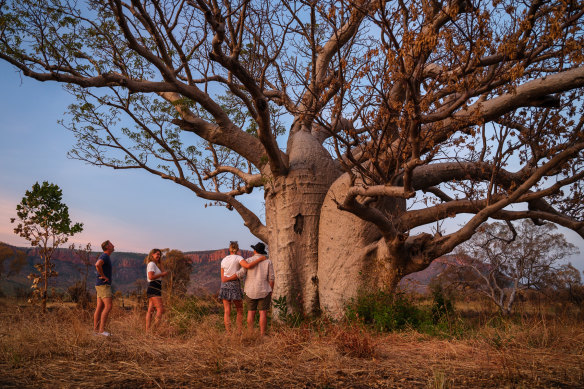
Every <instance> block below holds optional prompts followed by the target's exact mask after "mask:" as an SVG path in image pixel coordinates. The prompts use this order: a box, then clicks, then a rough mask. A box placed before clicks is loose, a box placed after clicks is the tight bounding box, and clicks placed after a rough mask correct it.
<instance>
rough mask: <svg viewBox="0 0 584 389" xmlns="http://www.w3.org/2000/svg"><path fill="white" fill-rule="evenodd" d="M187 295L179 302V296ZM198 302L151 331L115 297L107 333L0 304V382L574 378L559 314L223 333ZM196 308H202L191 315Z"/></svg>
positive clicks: (441, 384) (577, 353)
mask: <svg viewBox="0 0 584 389" xmlns="http://www.w3.org/2000/svg"><path fill="white" fill-rule="evenodd" d="M189 304H190V305H189ZM213 304H216V303H214V302H213V301H212V300H210V301H198V302H197V301H191V302H189V303H187V304H186V308H185V307H184V306H183V307H179V308H177V309H175V310H173V309H170V310H169V314H168V316H167V320H166V321H165V322H164V323H162V324H161V325H160V326H159V327H158V328H157V329H156V330H155V331H154V333H152V334H145V333H144V330H143V328H144V311H142V310H140V309H133V310H124V309H121V308H119V307H115V308H114V310H113V311H112V315H111V319H110V320H111V321H110V326H109V329H110V330H111V332H112V333H113V336H112V337H111V338H104V337H100V336H96V335H93V331H92V325H91V323H92V311H84V310H79V309H76V308H73V307H53V308H52V309H51V310H50V311H49V312H48V313H47V314H46V315H44V316H43V315H42V314H40V313H38V312H37V310H36V309H35V308H34V307H16V306H15V305H14V304H11V303H5V304H0V322H1V323H2V326H0V387H3V388H11V387H14V388H16V387H18V388H23V387H24V388H26V387H30V388H32V387H35V388H38V387H85V388H94V387H95V388H97V387H111V388H122V387H124V388H127V387H138V388H140V387H144V388H145V387H148V388H157V387H161V388H174V387H234V386H235V387H245V388H260V387H261V388H264V387H279V388H305V387H306V388H313V387H314V388H318V387H320V388H324V387H335V388H343V387H351V388H382V387H383V388H385V387H403V388H409V387H421V388H446V387H505V386H507V387H542V388H543V387H546V388H547V387H579V386H581V385H582V384H584V376H583V374H584V373H583V372H584V353H583V350H584V329H583V328H582V326H581V325H580V323H579V322H577V321H573V320H572V321H570V320H569V319H568V318H558V319H549V318H547V317H546V318H545V319H542V317H537V316H533V317H532V318H531V319H530V318H519V319H517V318H515V319H497V320H494V319H493V320H491V321H486V323H485V324H484V325H481V326H480V327H477V328H475V329H474V330H473V331H472V332H469V334H467V335H466V336H464V337H462V338H461V339H453V338H449V339H445V338H441V337H436V336H433V335H431V334H428V333H421V332H418V331H414V330H411V329H409V330H408V329H405V330H401V331H400V332H397V333H380V332H376V331H371V330H369V329H368V328H367V327H365V326H363V325H360V324H358V323H354V324H347V323H333V322H330V321H327V320H325V319H319V320H318V321H316V322H306V323H304V324H301V325H299V326H296V327H293V328H291V327H288V326H285V325H279V324H275V323H273V324H272V326H271V327H270V333H269V336H267V337H265V338H260V337H259V336H258V334H257V332H256V333H254V334H251V335H248V334H244V335H242V336H238V335H235V334H225V333H224V331H223V328H222V315H221V313H220V310H217V309H216V308H217V305H215V306H213ZM201 306H208V308H209V310H204V309H203V311H204V312H205V313H204V314H200V313H201V310H202V308H201Z"/></svg>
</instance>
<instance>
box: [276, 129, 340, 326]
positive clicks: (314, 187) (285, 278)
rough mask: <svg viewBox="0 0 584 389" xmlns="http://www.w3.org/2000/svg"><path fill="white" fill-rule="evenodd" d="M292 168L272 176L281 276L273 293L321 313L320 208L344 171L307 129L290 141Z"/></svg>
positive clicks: (291, 305) (299, 308)
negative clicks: (284, 173)
mask: <svg viewBox="0 0 584 389" xmlns="http://www.w3.org/2000/svg"><path fill="white" fill-rule="evenodd" d="M288 148H289V150H288V152H289V156H290V157H289V170H288V174H287V175H285V176H279V177H275V178H272V179H270V178H269V176H268V178H267V181H268V182H266V184H265V188H266V194H265V199H266V224H267V227H268V231H269V232H268V235H269V241H268V247H269V250H270V259H271V260H272V262H273V264H274V271H275V273H276V281H275V286H274V293H273V298H279V297H283V296H285V297H286V301H287V304H288V311H289V312H298V313H303V314H308V315H313V314H318V313H319V312H320V303H319V295H318V285H319V280H318V275H317V273H318V238H319V234H318V231H319V219H320V211H321V207H322V204H323V201H324V198H325V196H326V193H327V191H328V189H329V187H330V185H331V184H332V182H333V181H334V180H335V179H336V178H337V177H338V176H339V175H340V173H341V172H340V170H339V169H338V167H337V166H336V164H335V163H334V162H333V160H332V158H331V156H330V154H329V153H328V152H327V151H326V150H325V149H324V148H323V147H322V145H321V144H320V142H319V141H318V140H317V139H316V138H315V137H314V136H312V135H311V134H310V133H308V132H305V131H299V132H297V133H296V134H294V135H292V137H291V139H290V142H289V144H288Z"/></svg>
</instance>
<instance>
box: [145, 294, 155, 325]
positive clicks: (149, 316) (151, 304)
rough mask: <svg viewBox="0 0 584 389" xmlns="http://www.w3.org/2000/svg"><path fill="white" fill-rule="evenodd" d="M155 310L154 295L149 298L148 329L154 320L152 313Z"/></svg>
mask: <svg viewBox="0 0 584 389" xmlns="http://www.w3.org/2000/svg"><path fill="white" fill-rule="evenodd" d="M153 312H154V302H153V301H152V297H150V298H149V299H148V312H146V331H149V330H150V322H151V320H152V313H153Z"/></svg>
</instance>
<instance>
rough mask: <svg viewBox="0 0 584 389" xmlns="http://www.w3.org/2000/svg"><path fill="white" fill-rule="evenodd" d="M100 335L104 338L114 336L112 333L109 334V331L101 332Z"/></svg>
mask: <svg viewBox="0 0 584 389" xmlns="http://www.w3.org/2000/svg"><path fill="white" fill-rule="evenodd" d="M98 335H102V336H112V334H110V333H109V332H107V331H103V332H100V333H98Z"/></svg>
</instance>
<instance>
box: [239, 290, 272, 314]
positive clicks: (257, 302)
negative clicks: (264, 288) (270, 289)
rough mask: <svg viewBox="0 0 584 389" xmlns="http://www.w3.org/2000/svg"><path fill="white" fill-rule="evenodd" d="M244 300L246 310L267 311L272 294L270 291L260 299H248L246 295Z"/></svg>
mask: <svg viewBox="0 0 584 389" xmlns="http://www.w3.org/2000/svg"><path fill="white" fill-rule="evenodd" d="M245 302H246V303H247V310H248V311H267V310H268V309H270V305H271V303H272V294H271V293H270V294H268V295H267V296H266V297H264V298H261V299H250V298H249V297H247V295H246V296H245Z"/></svg>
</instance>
